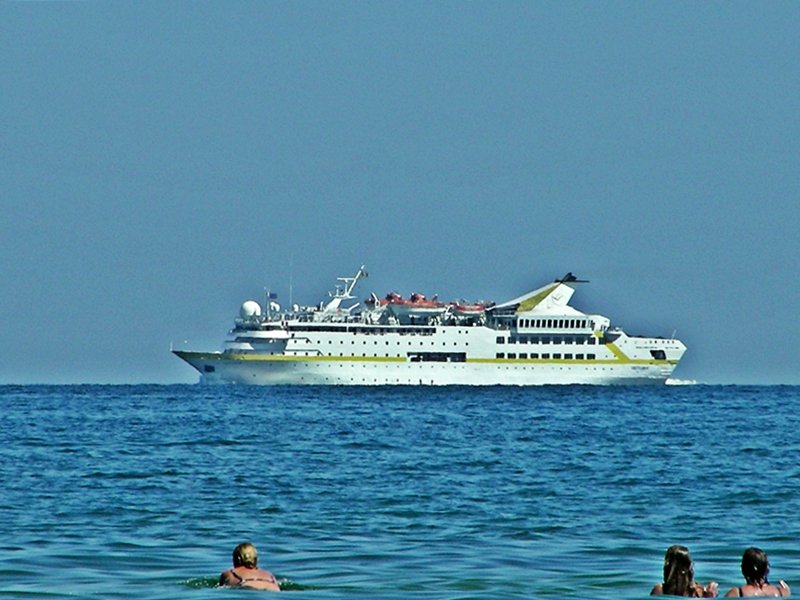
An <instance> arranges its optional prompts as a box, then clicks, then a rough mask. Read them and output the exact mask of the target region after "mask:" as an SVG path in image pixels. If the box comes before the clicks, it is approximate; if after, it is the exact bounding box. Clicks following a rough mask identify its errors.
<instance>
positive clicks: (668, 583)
mask: <svg viewBox="0 0 800 600" xmlns="http://www.w3.org/2000/svg"><path fill="white" fill-rule="evenodd" d="M693 585H694V563H693V562H692V557H691V556H690V555H689V549H688V548H687V547H686V546H679V545H675V546H670V547H669V548H667V553H666V554H665V555H664V584H663V586H662V589H663V591H664V593H665V594H668V595H670V596H694V595H695V594H694V589H693Z"/></svg>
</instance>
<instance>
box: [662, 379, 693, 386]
mask: <svg viewBox="0 0 800 600" xmlns="http://www.w3.org/2000/svg"><path fill="white" fill-rule="evenodd" d="M664 383H665V384H666V385H699V383H700V382H699V381H697V380H696V379H671V378H670V379H667V380H666V381H665V382H664Z"/></svg>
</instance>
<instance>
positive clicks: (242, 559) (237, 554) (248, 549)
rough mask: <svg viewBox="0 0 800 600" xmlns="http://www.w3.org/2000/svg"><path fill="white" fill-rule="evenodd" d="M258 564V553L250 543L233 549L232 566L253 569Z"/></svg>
mask: <svg viewBox="0 0 800 600" xmlns="http://www.w3.org/2000/svg"><path fill="white" fill-rule="evenodd" d="M257 564H258V552H257V551H256V547H255V546H253V544H251V543H250V542H244V543H243V544H239V545H238V546H236V548H234V549H233V566H234V567H248V568H250V569H255V568H256V565H257Z"/></svg>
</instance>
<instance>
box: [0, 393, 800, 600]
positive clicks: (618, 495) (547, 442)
mask: <svg viewBox="0 0 800 600" xmlns="http://www.w3.org/2000/svg"><path fill="white" fill-rule="evenodd" d="M799 392H800V388H798V387H791V386H775V387H754V386H667V387H660V388H597V387H580V386H576V387H571V386H567V387H543V388H488V389H481V388H406V387H402V388H341V389H338V388H328V387H307V388H237V387H201V386H0V410H2V423H3V426H2V429H1V430H0V457H1V458H2V462H1V463H0V474H2V481H3V488H2V491H0V509H1V511H2V513H1V514H2V516H3V518H2V519H0V534H2V535H0V574H2V579H1V580H0V596H2V597H8V598H37V597H41V598H57V597H62V596H64V597H67V596H70V597H76V596H77V597H90V596H91V597H106V598H144V599H155V598H175V597H178V596H180V597H191V598H204V597H209V598H211V597H213V598H223V597H241V594H242V593H243V592H241V591H238V590H222V589H217V588H215V582H216V579H217V576H218V574H219V572H220V571H221V570H222V569H223V568H226V567H227V566H228V563H229V561H230V551H231V549H232V548H233V546H234V545H235V544H236V543H238V542H239V541H242V540H245V539H248V540H252V541H253V542H254V543H256V545H257V546H258V547H259V549H260V551H261V556H262V559H261V560H262V563H263V565H262V566H264V567H265V568H268V569H271V570H272V571H274V572H275V573H276V575H278V577H279V578H280V579H281V580H282V581H283V583H284V585H285V586H286V587H287V588H288V589H289V590H290V591H291V593H292V594H293V595H292V597H309V598H311V597H313V598H367V597H368V598H433V599H443V598H532V597H551V596H559V597H571V598H590V597H591V598H643V597H645V596H647V593H648V592H649V590H650V587H651V586H652V585H653V583H655V582H656V581H658V580H659V579H660V569H661V561H662V557H663V552H664V549H665V548H666V547H667V546H668V545H670V544H672V543H683V544H686V545H688V546H689V547H690V549H691V550H692V553H693V555H694V557H695V560H696V561H697V571H698V576H699V577H700V578H701V579H709V578H714V579H717V580H718V581H719V582H720V587H721V589H722V591H723V592H724V591H725V590H726V589H727V588H728V587H730V586H733V585H737V584H738V583H739V581H740V579H741V576H740V574H739V572H738V563H739V560H740V557H741V552H742V550H743V549H744V548H745V547H746V546H749V545H758V546H761V547H763V548H764V549H765V550H766V551H767V552H768V553H769V554H770V558H771V562H772V572H773V578H774V579H786V580H787V581H789V583H793V580H796V579H797V572H798V567H800V562H799V561H800V555H799V554H798V548H797V543H796V540H797V539H798V526H797V525H796V523H795V522H796V518H795V516H796V515H797V514H798V497H800V495H799V494H798V487H799V486H800V484H799V483H798V481H800V478H799V477H798V475H800V467H799V466H798V459H797V457H798V445H799V443H798V441H799V440H800V435H798V433H797V432H798V427H797V425H798V423H797V421H798V417H797V411H796V410H795V408H794V403H795V402H796V401H797V399H798V395H799ZM798 585H800V582H798Z"/></svg>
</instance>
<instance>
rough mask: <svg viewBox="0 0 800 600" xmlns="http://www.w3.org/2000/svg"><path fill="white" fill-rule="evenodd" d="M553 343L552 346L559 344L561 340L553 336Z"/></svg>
mask: <svg viewBox="0 0 800 600" xmlns="http://www.w3.org/2000/svg"><path fill="white" fill-rule="evenodd" d="M553 343H554V344H560V343H561V338H560V337H558V336H555V337H554V338H553Z"/></svg>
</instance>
